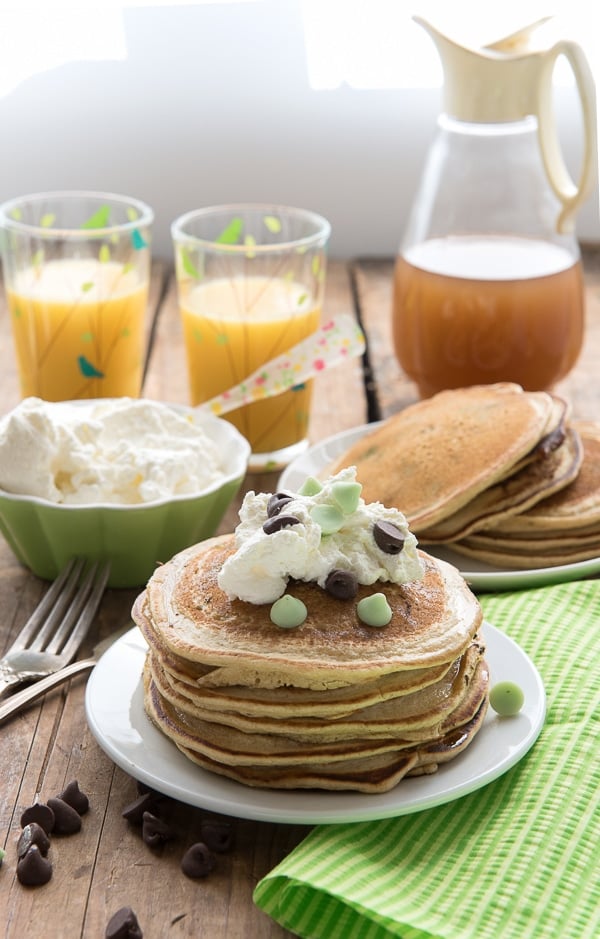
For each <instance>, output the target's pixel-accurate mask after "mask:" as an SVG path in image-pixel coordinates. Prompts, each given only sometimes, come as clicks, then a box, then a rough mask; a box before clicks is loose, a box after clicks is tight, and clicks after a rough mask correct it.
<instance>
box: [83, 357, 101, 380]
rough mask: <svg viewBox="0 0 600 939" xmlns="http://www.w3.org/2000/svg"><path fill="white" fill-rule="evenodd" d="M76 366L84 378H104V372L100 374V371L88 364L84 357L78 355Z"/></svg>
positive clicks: (90, 363)
mask: <svg viewBox="0 0 600 939" xmlns="http://www.w3.org/2000/svg"><path fill="white" fill-rule="evenodd" d="M77 364H78V366H79V371H80V372H81V374H82V375H84V376H85V378H104V372H101V371H100V369H98V368H96V366H95V365H93V364H92V362H90V360H89V359H86V357H85V355H80V356H78V357H77Z"/></svg>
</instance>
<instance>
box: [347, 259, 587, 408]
mask: <svg viewBox="0 0 600 939" xmlns="http://www.w3.org/2000/svg"><path fill="white" fill-rule="evenodd" d="M582 256H583V265H584V276H585V301H586V333H585V340H584V346H583V349H582V352H581V355H580V357H579V360H578V362H577V363H576V365H575V367H574V369H573V370H572V371H571V373H570V374H569V375H568V376H567V377H566V378H565V379H564V380H563V381H562V382H560V383H559V384H558V385H557V386H556V392H557V393H558V394H560V395H563V396H564V397H566V398H567V399H568V400H569V401H570V402H571V403H572V407H573V416H574V417H577V418H581V419H588V420H596V419H597V417H598V401H597V398H598V392H597V386H598V362H599V361H600V248H598V247H594V246H589V247H584V248H583V250H582ZM393 265H394V262H393V260H390V259H389V258H385V259H377V258H375V259H366V260H358V261H357V262H355V263H354V265H353V276H354V278H355V283H356V292H357V298H358V308H359V315H360V317H361V320H362V322H363V324H364V327H365V329H366V331H367V333H368V337H369V354H370V357H371V364H372V368H373V373H374V378H375V384H376V387H377V393H378V399H379V405H380V411H381V415H382V416H383V417H389V416H390V415H391V414H393V413H395V412H396V411H399V410H401V409H402V408H404V407H406V406H407V405H408V404H411V403H412V402H414V401H416V400H418V392H417V389H416V385H415V384H414V382H412V381H411V380H410V379H409V378H408V377H407V375H406V374H405V373H404V371H403V370H402V368H401V366H400V365H399V363H398V362H397V360H396V357H395V355H394V349H393V343H392V328H391V309H392V278H393Z"/></svg>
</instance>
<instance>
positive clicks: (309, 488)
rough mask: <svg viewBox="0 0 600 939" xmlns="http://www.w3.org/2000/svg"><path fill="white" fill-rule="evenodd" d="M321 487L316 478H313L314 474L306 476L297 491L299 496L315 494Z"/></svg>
mask: <svg viewBox="0 0 600 939" xmlns="http://www.w3.org/2000/svg"><path fill="white" fill-rule="evenodd" d="M322 488H323V486H322V485H321V483H320V482H319V480H318V479H315V477H314V476H307V477H306V479H305V480H304V482H303V483H302V486H301V488H300V489H299V490H298V492H299V493H300V495H301V496H316V494H317V493H318V492H320V491H321V489H322Z"/></svg>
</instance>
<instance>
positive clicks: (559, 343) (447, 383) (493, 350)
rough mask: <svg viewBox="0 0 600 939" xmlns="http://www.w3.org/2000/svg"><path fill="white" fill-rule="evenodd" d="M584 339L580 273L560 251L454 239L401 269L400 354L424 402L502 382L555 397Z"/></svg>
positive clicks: (412, 255) (396, 314) (537, 244)
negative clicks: (456, 390)
mask: <svg viewBox="0 0 600 939" xmlns="http://www.w3.org/2000/svg"><path fill="white" fill-rule="evenodd" d="M583 330H584V299H583V277H582V271H581V264H580V262H579V261H578V260H576V259H574V258H573V255H572V254H571V253H570V252H569V251H567V250H566V249H565V248H562V247H560V246H558V245H555V244H552V243H549V242H544V241H536V240H532V239H525V238H516V237H515V238H509V237H500V236H498V237H491V236H490V237H485V238H484V237H477V238H476V237H468V236H456V237H451V238H440V239H433V240H431V241H426V242H424V243H422V244H420V245H417V246H416V247H414V248H412V249H410V250H409V251H408V252H406V253H405V254H404V256H401V257H399V258H398V260H397V263H396V270H395V279H394V300H393V336H394V347H395V352H396V356H397V358H398V361H399V362H400V364H401V365H402V367H403V368H404V370H405V371H406V373H407V374H408V375H409V377H410V378H412V379H413V380H414V381H415V382H416V383H417V385H418V387H419V391H420V393H421V395H422V396H424V397H426V396H428V395H431V394H434V393H435V392H437V391H440V390H442V389H443V388H458V387H461V386H463V385H472V384H480V383H481V384H489V383H492V382H498V381H514V382H518V383H519V384H520V385H522V386H523V387H524V388H526V389H527V390H529V391H533V390H543V389H548V388H551V387H552V386H553V385H554V383H555V382H557V381H559V380H560V379H561V378H563V377H564V376H565V375H566V374H567V373H568V372H569V370H570V369H571V368H572V366H573V365H574V363H575V361H576V359H577V356H578V355H579V352H580V350H581V345H582V342H583Z"/></svg>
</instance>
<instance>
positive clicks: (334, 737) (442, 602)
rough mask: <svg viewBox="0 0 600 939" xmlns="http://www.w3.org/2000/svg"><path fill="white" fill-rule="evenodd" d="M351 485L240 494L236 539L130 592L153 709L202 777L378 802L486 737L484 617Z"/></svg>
mask: <svg viewBox="0 0 600 939" xmlns="http://www.w3.org/2000/svg"><path fill="white" fill-rule="evenodd" d="M360 489H361V487H360V484H358V483H357V482H356V479H355V473H354V470H345V471H343V472H341V473H340V474H338V475H337V476H335V477H332V478H331V479H330V480H328V481H327V482H326V483H324V484H323V485H322V486H321V485H320V484H319V483H316V484H315V481H314V480H310V485H309V491H308V492H300V493H298V494H297V495H295V496H287V495H285V494H284V495H282V494H273V495H271V496H269V495H268V494H264V493H263V494H258V495H256V494H255V493H253V492H251V493H248V494H247V496H246V497H245V499H244V503H243V505H242V507H241V509H240V524H239V525H238V527H237V529H236V532H235V533H234V534H230V535H223V536H220V537H216V538H212V539H210V540H208V541H205V542H202V543H201V544H198V545H194V546H193V547H191V548H188V549H186V550H185V551H182V552H181V553H179V554H177V555H175V557H173V558H172V559H171V560H170V561H168V562H167V563H166V564H164V565H163V566H161V567H159V568H158V569H157V570H156V571H155V573H154V574H153V576H152V577H151V578H150V580H149V582H148V584H147V586H146V589H145V590H144V591H143V592H142V593H141V594H140V595H139V596H138V598H137V600H136V602H135V604H134V607H133V611H132V615H133V618H134V620H135V622H136V623H137V625H138V626H139V628H140V629H141V631H142V633H143V635H144V636H145V638H146V640H147V642H148V653H147V656H146V661H145V666H144V674H143V680H144V707H145V710H146V713H147V715H148V717H149V719H150V720H151V721H152V722H153V723H154V724H155V725H156V726H157V727H158V728H159V729H160V731H161V732H162V733H163V734H164V735H165V736H166V737H167V738H168V739H169V740H171V741H172V742H173V744H174V745H175V746H176V747H178V748H179V749H180V750H181V752H182V753H183V754H184V755H185V756H186V757H188V758H189V759H190V760H192V761H193V762H195V763H197V764H198V765H199V766H202V767H204V768H205V769H207V770H209V771H211V772H215V773H218V774H221V775H224V776H227V777H229V778H231V779H235V780H237V781H239V782H242V783H244V784H246V785H250V786H264V787H274V788H292V787H293V788H306V787H310V788H315V787H316V788H322V789H353V790H356V791H358V792H384V791H386V790H387V789H389V788H391V787H392V786H394V785H396V784H397V783H398V782H399V780H400V779H402V778H403V776H405V775H407V774H411V773H412V774H424V773H431V772H435V771H436V769H437V767H438V766H439V765H440V763H442V762H445V761H447V760H450V759H453V758H454V757H455V756H458V755H459V754H460V753H461V752H462V751H463V750H464V748H465V747H466V746H468V745H469V743H470V742H471V741H472V740H473V738H474V736H475V734H476V733H477V732H478V730H479V729H480V727H481V724H482V721H483V717H484V715H485V712H486V708H487V704H488V687H489V674H488V668H487V664H486V661H485V645H484V642H483V641H482V636H481V625H482V609H481V606H480V604H479V602H478V600H477V598H476V597H475V596H474V594H473V593H472V592H471V591H470V589H469V588H468V586H467V584H466V583H465V581H464V579H463V578H462V576H461V575H460V574H459V572H458V571H457V569H456V568H455V567H453V566H452V565H450V564H447V563H446V562H444V561H440V560H437V559H436V558H433V557H431V556H429V555H428V554H426V553H425V552H423V551H420V550H419V549H418V548H417V545H416V539H415V538H414V535H413V534H412V533H411V532H410V531H409V529H408V526H407V525H406V520H405V519H404V517H403V516H402V514H401V513H400V512H398V510H396V509H387V508H385V507H384V506H382V505H380V504H379V503H376V504H373V505H366V504H365V503H364V501H363V500H362V498H361V496H360ZM340 565H342V566H341V567H340ZM292 570H293V571H294V576H292V575H291V573H290V571H292ZM332 575H333V578H332ZM257 596H262V597H263V598H264V599H263V600H257V599H256V597H257ZM286 610H287V611H288V613H289V611H290V610H291V611H292V612H293V613H294V616H293V617H291V618H290V617H289V615H288V613H286V612H285V611H286ZM282 611H283V612H282ZM298 612H299V613H300V614H301V615H300V616H299V617H296V613H298Z"/></svg>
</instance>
